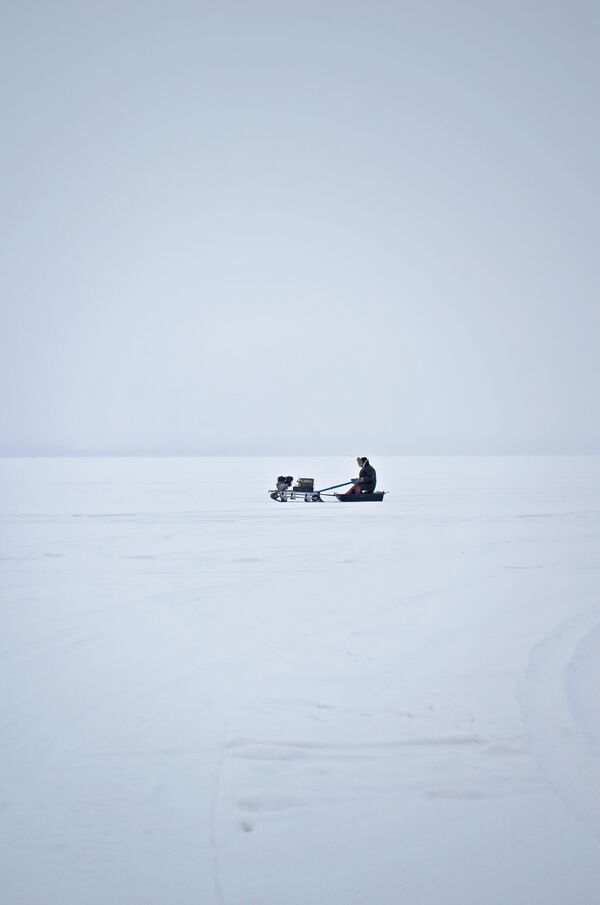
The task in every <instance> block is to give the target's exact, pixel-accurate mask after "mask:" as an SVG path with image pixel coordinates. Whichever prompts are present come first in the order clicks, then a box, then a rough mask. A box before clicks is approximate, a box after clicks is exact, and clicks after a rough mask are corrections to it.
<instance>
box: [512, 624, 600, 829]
mask: <svg viewBox="0 0 600 905" xmlns="http://www.w3.org/2000/svg"><path fill="white" fill-rule="evenodd" d="M599 686H600V607H594V609H592V610H587V611H585V612H583V613H581V614H580V615H579V616H577V617H576V618H575V619H573V620H569V621H568V622H566V623H563V624H562V625H561V626H559V627H558V628H557V629H556V630H555V631H554V632H552V633H551V634H550V635H548V636H547V637H546V638H544V639H543V641H541V642H540V643H539V644H538V645H537V646H536V647H535V648H534V649H533V651H532V654H531V657H530V662H529V668H528V671H527V675H526V679H525V682H524V684H523V688H522V704H523V711H524V716H525V723H526V727H527V730H528V732H529V736H530V740H531V744H532V749H533V752H534V754H535V756H536V757H537V760H538V763H539V765H540V768H541V770H542V773H543V774H544V776H545V778H546V780H547V781H548V782H549V784H550V785H551V786H552V788H553V789H554V791H555V792H556V793H557V794H558V796H559V797H560V799H561V800H562V802H563V804H564V805H565V806H566V807H567V809H568V810H569V811H570V812H571V813H572V814H574V815H575V816H577V817H578V818H579V819H580V820H582V821H583V822H584V823H585V824H586V826H587V827H588V828H589V829H590V830H591V831H592V832H593V833H594V835H595V836H597V837H598V838H600V702H599V700H598V695H597V689H598V687H599Z"/></svg>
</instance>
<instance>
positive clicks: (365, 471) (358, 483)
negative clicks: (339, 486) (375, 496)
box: [347, 456, 377, 493]
mask: <svg viewBox="0 0 600 905" xmlns="http://www.w3.org/2000/svg"><path fill="white" fill-rule="evenodd" d="M356 461H357V462H358V464H359V465H360V474H359V475H358V478H356V479H355V483H354V484H353V486H352V487H351V488H350V490H348V491H347V493H373V492H374V490H375V487H376V486H377V473H376V471H375V469H374V468H373V466H372V465H371V463H370V462H369V460H368V459H367V458H366V457H365V456H359V457H358V459H357V460H356Z"/></svg>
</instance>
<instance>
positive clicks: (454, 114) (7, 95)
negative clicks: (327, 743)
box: [0, 0, 600, 455]
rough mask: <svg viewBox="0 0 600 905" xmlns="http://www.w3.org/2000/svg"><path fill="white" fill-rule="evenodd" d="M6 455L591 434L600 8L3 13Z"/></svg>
mask: <svg viewBox="0 0 600 905" xmlns="http://www.w3.org/2000/svg"><path fill="white" fill-rule="evenodd" d="M0 16H1V27H0V98H1V104H2V132H3V136H2V143H1V145H0V181H1V185H0V188H1V198H2V207H1V211H2V216H1V230H2V241H1V244H0V303H1V306H2V309H1V310H2V313H1V322H0V326H1V331H0V380H1V385H2V393H1V396H0V452H1V453H3V454H43V453H50V454H54V453H94V452H111V453H120V452H123V453H127V452H129V453H138V452H139V453H147V454H151V453H240V454H245V453H247V454H254V453H258V454H261V453H262V454H265V455H269V454H280V453H281V454H284V453H286V454H292V453H298V454H305V453H314V454H326V453H344V454H345V453H351V454H353V455H354V454H362V453H363V452H367V453H371V454H373V453H375V452H380V453H383V452H386V453H403V452H409V453H455V452H456V453H461V452H465V453H504V452H510V453H518V452H524V453H529V452H539V453H544V452H548V453H553V452H600V419H599V418H598V395H599V390H600V360H599V355H598V347H599V339H600V306H599V303H598V285H599V276H600V254H599V247H598V240H599V226H600V205H599V189H600V162H599V159H600V155H599V153H598V149H599V146H600V142H599V138H600V129H599V126H598V109H599V100H600V97H599V87H600V79H599V75H600V63H599V60H600V5H599V4H597V3H586V2H575V3H566V2H562V3H552V2H543V3H542V2H526V3H522V2H494V3H491V2H469V3H466V2H456V3H453V2H422V0H420V2H416V0H415V2H407V3H402V2H397V3H391V2H373V3H370V4H365V3H361V4H358V3H352V2H344V3H332V2H327V0H324V2H296V3H292V2H285V0H280V2H271V3H266V2H256V3H254V2H245V3H241V2H240V3H232V2H221V3H216V2H214V3H204V2H178V0H174V2H168V3H167V2H162V3H155V2H127V0H124V2H119V3H115V2H102V3H96V2H79V0H78V2H61V0H57V2H19V3H13V4H7V3H5V4H3V5H2V9H1V11H0Z"/></svg>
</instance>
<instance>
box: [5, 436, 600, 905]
mask: <svg viewBox="0 0 600 905" xmlns="http://www.w3.org/2000/svg"><path fill="white" fill-rule="evenodd" d="M359 452H361V451H360V450H359ZM374 464H375V465H376V467H377V469H378V473H379V477H380V486H381V487H383V488H386V489H388V490H391V491H392V493H391V494H390V496H388V497H387V498H386V499H385V501H384V502H383V503H382V504H377V503H375V504H364V505H356V506H350V505H342V504H339V503H337V502H332V503H329V504H326V505H325V504H323V505H319V504H314V505H306V504H304V503H299V504H292V503H288V504H286V505H282V504H279V503H274V502H272V501H271V500H270V499H269V498H268V496H267V493H266V491H267V489H268V488H269V487H270V486H272V484H273V479H274V477H275V476H276V475H277V474H279V473H285V474H294V475H298V474H309V475H314V477H315V478H316V479H317V482H318V483H319V482H321V481H322V482H323V484H333V483H336V481H342V480H345V479H348V478H350V477H352V474H353V472H354V471H355V466H354V461H353V459H352V457H349V458H348V459H331V458H330V459H320V460H316V459H315V460H310V459H303V460H289V459H288V460H285V459H278V460H269V459H63V460H61V459H54V460H43V459H38V460H26V459H21V460H14V459H13V460H7V459H5V460H0V485H1V486H0V531H1V535H0V581H1V585H0V592H1V601H2V603H1V606H2V610H1V612H2V622H1V625H2V630H1V644H0V647H1V659H0V664H1V665H0V687H1V689H2V692H1V695H2V697H1V712H0V717H1V723H0V724H1V729H2V732H1V739H2V741H1V750H2V754H1V768H2V769H1V772H0V902H2V903H3V905H365V903H373V905H400V903H406V905H538V903H539V905H565V903H574V905H597V903H598V902H600V693H599V692H600V460H599V459H594V458H538V459H527V458H506V459H493V458H474V459H466V458H451V459H440V458H422V459H418V458H394V459H374Z"/></svg>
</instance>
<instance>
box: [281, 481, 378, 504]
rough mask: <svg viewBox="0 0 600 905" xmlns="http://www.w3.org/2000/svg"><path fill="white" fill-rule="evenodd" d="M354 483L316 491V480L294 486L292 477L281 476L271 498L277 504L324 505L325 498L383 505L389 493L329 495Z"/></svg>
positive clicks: (301, 482) (344, 501)
mask: <svg viewBox="0 0 600 905" xmlns="http://www.w3.org/2000/svg"><path fill="white" fill-rule="evenodd" d="M354 483H355V482H354V481H346V482H345V483H344V484H334V485H333V487H322V488H321V489H320V490H315V480H314V478H298V480H297V481H296V483H295V484H294V479H293V477H292V476H291V475H287V476H286V475H279V477H278V478H277V487H276V490H269V496H270V497H271V499H272V500H275V501H276V502H277V503H287V502H288V501H290V502H303V503H324V502H325V500H324V499H323V497H333V498H334V499H336V500H339V502H340V503H381V502H382V500H383V498H384V496H385V494H386V493H387V491H385V490H378V491H377V492H374V493H327V491H328V490H338V489H339V488H340V487H348V486H349V485H350V484H354Z"/></svg>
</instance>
